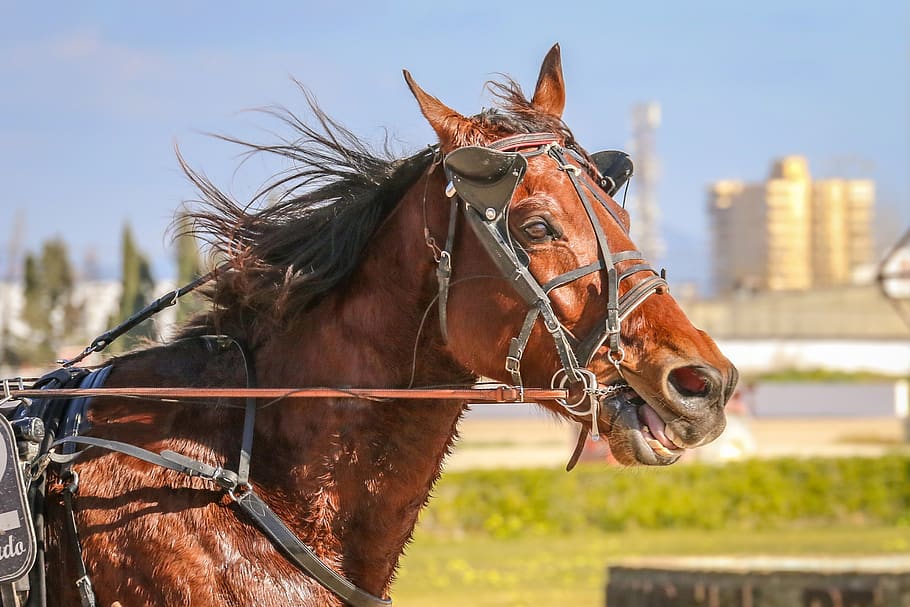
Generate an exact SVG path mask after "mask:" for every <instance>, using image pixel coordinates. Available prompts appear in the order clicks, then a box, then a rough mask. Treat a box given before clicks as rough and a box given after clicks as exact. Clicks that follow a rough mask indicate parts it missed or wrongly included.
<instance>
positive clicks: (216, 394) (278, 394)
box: [4, 385, 568, 404]
mask: <svg viewBox="0 0 910 607" xmlns="http://www.w3.org/2000/svg"><path fill="white" fill-rule="evenodd" d="M567 395H568V391H567V390H565V389H546V388H524V389H520V388H518V387H515V386H505V385H499V386H489V387H478V388H343V389H342V388H47V389H37V390H35V389H21V390H16V389H10V390H8V391H7V394H6V395H5V397H4V400H19V399H22V398H86V397H105V396H107V397H114V396H117V397H128V398H143V399H155V400H161V401H172V400H176V399H180V398H244V399H246V398H254V399H257V398H269V399H273V400H276V401H277V400H284V399H286V398H356V399H364V400H373V401H379V402H381V401H386V400H412V399H415V400H466V401H471V402H475V401H476V402H485V403H507V404H517V403H523V402H526V401H527V399H530V400H531V402H536V401H538V400H557V399H564V398H566V397H567Z"/></svg>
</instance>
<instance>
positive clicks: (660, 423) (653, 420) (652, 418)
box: [638, 403, 679, 449]
mask: <svg viewBox="0 0 910 607" xmlns="http://www.w3.org/2000/svg"><path fill="white" fill-rule="evenodd" d="M638 419H639V420H640V421H641V423H642V424H643V425H645V426H647V427H648V429H649V430H650V431H651V436H653V437H654V438H656V439H657V442H659V443H660V444H661V445H663V446H664V447H666V448H667V449H679V445H677V444H676V443H674V442H673V441H671V440H670V439H669V438H667V435H666V434H664V428H666V427H667V425H666V424H665V423H664V420H662V419H661V418H660V416H659V415H658V414H657V411H655V410H654V409H652V408H651V406H650V405H648V404H647V403H646V404H644V405H642V406H641V407H640V408H639V409H638Z"/></svg>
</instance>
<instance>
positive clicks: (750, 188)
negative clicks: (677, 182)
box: [708, 156, 875, 293]
mask: <svg viewBox="0 0 910 607" xmlns="http://www.w3.org/2000/svg"><path fill="white" fill-rule="evenodd" d="M874 202H875V185H874V183H873V182H871V181H869V180H849V179H826V180H818V181H814V182H813V180H812V177H811V175H810V173H809V167H808V163H807V162H806V159H805V158H803V157H801V156H787V157H785V158H782V159H780V160H778V161H776V162H775V163H774V165H773V166H772V168H771V173H770V175H769V177H768V179H767V181H765V182H764V183H758V184H754V183H751V184H750V183H744V182H742V181H730V180H727V181H718V182H716V183H714V184H713V185H712V186H711V188H710V190H709V204H708V207H709V215H710V221H711V242H712V259H713V260H714V262H713V263H714V266H713V278H714V286H715V288H716V289H717V291H718V292H719V293H729V292H732V291H737V290H750V291H765V290H768V291H788V290H807V289H813V288H820V287H831V286H838V285H845V284H851V283H853V282H855V280H854V277H855V276H856V274H857V272H858V271H859V270H860V269H862V268H864V267H868V265H869V264H871V263H872V262H873V261H874V258H873V256H874V253H873V250H874V249H873V239H872V225H873V222H872V213H873V206H874Z"/></svg>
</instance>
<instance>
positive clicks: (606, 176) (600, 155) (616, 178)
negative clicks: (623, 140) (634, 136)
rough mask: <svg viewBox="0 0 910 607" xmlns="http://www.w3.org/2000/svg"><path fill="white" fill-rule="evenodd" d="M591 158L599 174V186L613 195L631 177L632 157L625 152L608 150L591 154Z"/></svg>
mask: <svg viewBox="0 0 910 607" xmlns="http://www.w3.org/2000/svg"><path fill="white" fill-rule="evenodd" d="M591 160H593V161H594V166H596V167H597V171H598V172H599V173H600V175H601V180H600V187H601V188H602V189H603V190H604V191H605V192H606V193H607V194H608V195H609V196H613V195H614V194H616V192H618V191H619V190H620V188H622V186H624V185H625V183H626V182H627V181H629V178H630V177H632V170H633V169H634V166H633V164H632V158H631V157H630V156H629V155H628V154H626V153H625V152H620V151H618V150H609V151H606V152H595V153H594V154H591Z"/></svg>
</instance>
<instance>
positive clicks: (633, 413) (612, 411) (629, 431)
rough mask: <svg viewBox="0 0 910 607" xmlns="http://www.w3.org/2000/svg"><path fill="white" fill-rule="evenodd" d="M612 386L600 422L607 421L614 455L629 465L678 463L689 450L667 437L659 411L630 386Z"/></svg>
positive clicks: (608, 435) (664, 423)
mask: <svg viewBox="0 0 910 607" xmlns="http://www.w3.org/2000/svg"><path fill="white" fill-rule="evenodd" d="M612 387H613V388H614V390H613V392H612V394H611V395H610V396H609V397H608V398H607V399H605V400H604V401H603V403H602V404H603V406H602V412H601V421H602V422H604V421H605V422H607V424H606V425H607V429H606V431H605V433H606V435H607V438H608V439H609V441H610V449H611V451H612V453H613V456H614V457H615V458H616V459H617V460H618V461H619V462H620V463H623V464H630V465H631V464H644V465H649V466H666V465H669V464H672V463H673V462H675V461H677V460H678V459H679V458H680V457H681V456H682V454H683V453H684V452H685V450H686V449H685V448H684V447H681V446H679V445H677V444H676V443H675V442H673V440H672V438H671V437H670V436H668V433H670V434H672V432H668V428H667V424H666V422H664V420H663V419H662V418H661V417H660V415H659V414H658V413H657V411H656V410H655V409H654V408H653V407H652V406H651V405H649V404H648V403H647V402H646V401H645V399H644V398H642V397H641V396H640V395H639V394H638V393H637V392H636V391H635V390H634V389H633V388H632V387H631V386H629V385H628V384H626V383H620V384H614V385H613V386H612ZM604 418H606V419H604Z"/></svg>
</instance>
